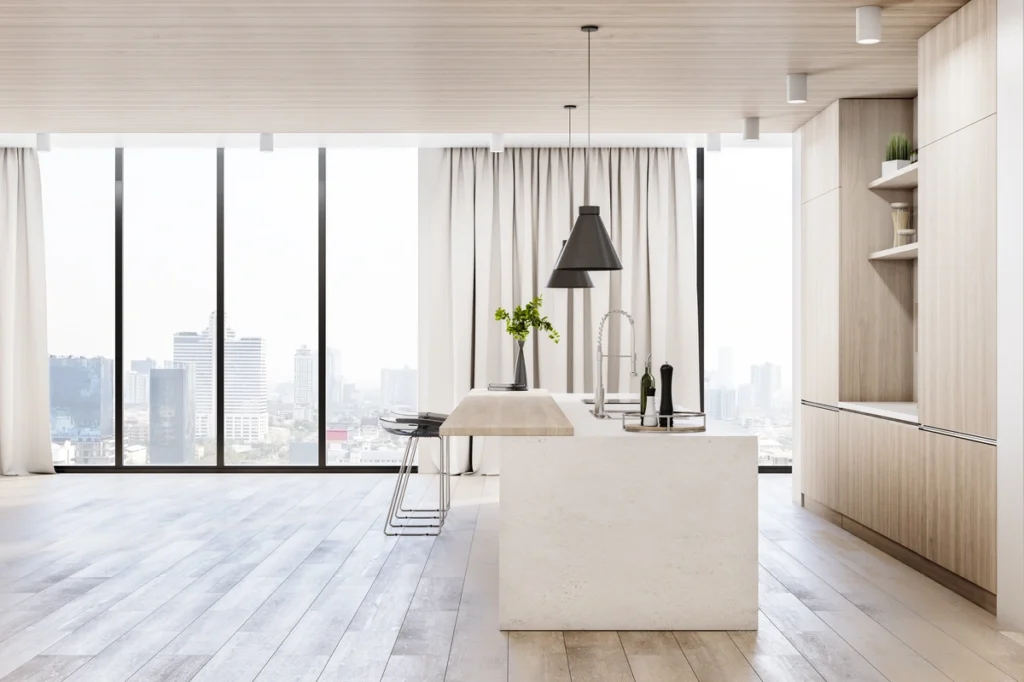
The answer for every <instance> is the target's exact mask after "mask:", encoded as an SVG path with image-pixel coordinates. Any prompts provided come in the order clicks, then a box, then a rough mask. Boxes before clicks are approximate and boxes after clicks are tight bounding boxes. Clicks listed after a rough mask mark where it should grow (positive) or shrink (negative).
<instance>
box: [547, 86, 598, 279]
mask: <svg viewBox="0 0 1024 682" xmlns="http://www.w3.org/2000/svg"><path fill="white" fill-rule="evenodd" d="M575 108H576V105H575V104H566V105H565V110H566V111H568V112H569V147H568V150H569V224H570V225H572V187H573V184H572V110H573V109H575ZM565 242H566V240H564V239H563V240H562V250H561V251H559V252H558V257H559V258H561V257H562V254H563V253H565ZM556 262H557V259H556ZM593 288H594V282H593V280H591V279H590V275H588V274H587V271H586V270H559V269H558V268H555V269H554V270H552V271H551V277H549V278H548V289H593Z"/></svg>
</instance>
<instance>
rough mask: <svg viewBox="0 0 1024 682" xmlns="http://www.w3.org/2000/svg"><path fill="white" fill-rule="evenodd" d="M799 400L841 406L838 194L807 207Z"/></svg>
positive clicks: (804, 213) (804, 210) (804, 211)
mask: <svg viewBox="0 0 1024 682" xmlns="http://www.w3.org/2000/svg"><path fill="white" fill-rule="evenodd" d="M801 221H802V222H801V230H802V236H801V240H800V248H801V258H802V261H803V264H804V267H803V273H802V276H801V281H800V289H801V297H802V301H803V314H802V315H801V318H800V327H801V330H800V333H801V340H800V344H801V346H800V348H801V356H802V357H803V371H802V373H801V382H800V383H801V392H800V397H801V398H803V399H804V400H809V401H811V402H815V403H822V404H825V405H836V404H838V402H839V190H838V189H834V190H832V191H830V192H827V193H825V194H823V195H821V196H819V197H817V198H816V199H812V200H811V201H808V202H807V203H805V204H804V205H803V206H802V217H801Z"/></svg>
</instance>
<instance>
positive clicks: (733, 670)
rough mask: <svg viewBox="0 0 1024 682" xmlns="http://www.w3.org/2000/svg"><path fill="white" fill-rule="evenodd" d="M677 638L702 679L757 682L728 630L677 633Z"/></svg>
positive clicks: (714, 681)
mask: <svg viewBox="0 0 1024 682" xmlns="http://www.w3.org/2000/svg"><path fill="white" fill-rule="evenodd" d="M675 638H676V641H678V642H679V647H680V648H681V649H682V650H683V653H684V654H685V655H686V660H687V661H688V662H689V663H690V667H691V668H692V669H693V672H694V673H695V674H696V676H697V679H698V680H700V682H748V681H749V682H758V680H760V678H759V677H758V676H757V673H756V672H754V669H753V668H751V667H750V664H749V663H747V659H745V658H744V657H743V654H742V653H740V650H739V649H738V648H737V647H736V643H735V642H733V641H732V639H731V638H730V637H729V633H727V632H677V633H675Z"/></svg>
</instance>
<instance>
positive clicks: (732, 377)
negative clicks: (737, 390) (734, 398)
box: [715, 346, 736, 388]
mask: <svg viewBox="0 0 1024 682" xmlns="http://www.w3.org/2000/svg"><path fill="white" fill-rule="evenodd" d="M715 381H716V382H717V383H718V385H719V386H722V387H724V388H734V387H735V386H736V372H735V370H734V368H733V359H732V348H731V347H729V346H726V347H725V348H719V349H718V368H717V370H716V372H715Z"/></svg>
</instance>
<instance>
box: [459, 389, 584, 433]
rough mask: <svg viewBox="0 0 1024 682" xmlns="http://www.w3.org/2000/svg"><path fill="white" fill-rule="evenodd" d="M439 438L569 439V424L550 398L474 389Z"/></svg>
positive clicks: (535, 393)
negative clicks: (525, 437) (534, 437)
mask: <svg viewBox="0 0 1024 682" xmlns="http://www.w3.org/2000/svg"><path fill="white" fill-rule="evenodd" d="M441 435H442V436H571V435H573V427H572V423H571V422H570V421H569V419H568V418H567V417H566V416H565V413H564V412H562V409H561V408H560V407H559V406H558V403H556V402H555V400H554V399H553V398H552V397H551V394H550V393H548V392H547V391H545V390H544V389H542V388H536V389H532V390H529V391H488V390H487V389H479V388H478V389H474V390H472V391H470V393H469V395H467V396H466V397H465V398H463V399H462V402H460V403H459V404H458V405H457V406H456V407H455V410H454V411H452V413H451V415H450V416H449V417H448V419H446V420H445V422H444V424H442V425H441Z"/></svg>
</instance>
